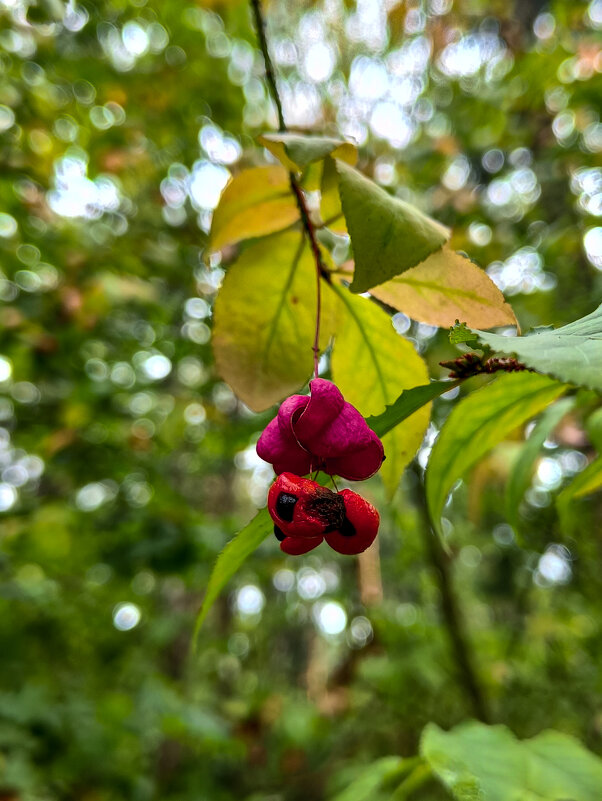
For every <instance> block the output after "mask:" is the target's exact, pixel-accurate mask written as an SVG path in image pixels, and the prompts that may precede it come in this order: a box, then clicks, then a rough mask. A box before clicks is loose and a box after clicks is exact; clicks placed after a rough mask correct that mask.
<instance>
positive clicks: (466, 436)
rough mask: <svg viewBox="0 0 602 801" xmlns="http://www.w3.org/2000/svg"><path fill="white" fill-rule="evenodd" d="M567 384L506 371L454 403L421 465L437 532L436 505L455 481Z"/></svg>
mask: <svg viewBox="0 0 602 801" xmlns="http://www.w3.org/2000/svg"><path fill="white" fill-rule="evenodd" d="M567 389H568V387H567V386H565V385H563V384H559V383H558V382H557V381H553V380H552V379H550V378H547V377H546V376H542V375H536V374H533V373H527V372H524V373H505V374H504V375H501V376H500V377H499V378H497V379H496V380H495V381H493V382H492V383H491V384H488V385H487V386H485V387H482V388H481V389H479V390H477V391H476V392H473V393H471V394H470V395H469V396H468V397H467V398H464V400H462V401H461V402H460V403H458V405H457V406H456V407H455V408H454V410H453V411H452V413H451V414H450V416H449V417H448V418H447V420H446V422H445V425H444V426H443V428H442V429H441V433H440V434H439V437H438V439H437V441H436V442H435V445H434V447H433V450H432V452H431V457H430V459H429V463H428V468H427V471H426V495H427V502H428V508H429V512H430V516H431V520H432V522H433V525H434V526H435V528H436V530H437V531H438V532H439V533H441V511H442V509H443V506H444V504H445V501H446V499H447V496H448V494H449V492H450V490H451V489H452V487H453V485H454V484H455V482H456V481H457V480H458V479H460V478H462V477H463V476H464V475H465V474H466V473H467V472H468V470H469V469H470V468H471V467H473V466H474V465H475V464H476V463H477V462H478V461H479V460H480V459H481V458H482V457H483V456H484V455H485V454H486V453H487V452H488V451H490V450H491V448H493V447H494V446H495V445H497V444H498V442H501V441H502V440H503V439H505V437H506V436H507V435H508V434H510V433H511V432H512V431H513V430H514V429H515V428H517V427H518V426H520V425H522V424H523V423H526V422H527V420H530V419H531V417H534V416H535V415H536V414H538V413H539V412H541V411H542V409H545V407H546V406H547V405H548V404H549V403H551V402H552V401H553V400H555V399H556V398H557V397H559V396H560V395H562V394H563V393H564V392H566V390H567Z"/></svg>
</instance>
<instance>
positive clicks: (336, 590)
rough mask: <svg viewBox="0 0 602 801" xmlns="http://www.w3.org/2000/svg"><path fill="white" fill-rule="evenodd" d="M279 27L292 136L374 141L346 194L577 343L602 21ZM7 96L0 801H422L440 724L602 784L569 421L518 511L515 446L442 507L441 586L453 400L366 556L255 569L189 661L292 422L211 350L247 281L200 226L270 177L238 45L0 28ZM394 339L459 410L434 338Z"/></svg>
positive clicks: (510, 9) (496, 7) (505, 13)
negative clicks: (236, 287) (556, 744)
mask: <svg viewBox="0 0 602 801" xmlns="http://www.w3.org/2000/svg"><path fill="white" fill-rule="evenodd" d="M265 16H266V19H267V31H268V38H269V42H270V47H271V50H272V55H273V60H274V65H275V68H276V70H277V73H278V81H279V90H280V94H281V98H282V104H283V109H284V115H285V119H286V122H287V124H288V126H289V127H290V128H291V129H293V130H297V131H306V132H313V133H319V134H327V135H330V136H335V137H341V138H343V139H346V140H348V141H354V142H356V143H357V144H358V146H359V161H358V168H359V169H360V170H361V172H363V173H364V174H365V175H368V176H370V177H371V178H372V179H373V180H374V181H375V182H376V183H378V184H379V185H380V186H382V187H384V188H385V189H386V190H387V191H388V192H390V193H391V194H396V195H397V196H399V197H401V198H402V199H404V200H406V201H408V202H412V203H415V204H417V205H419V206H420V208H422V209H423V210H424V211H425V212H428V213H429V214H431V215H432V216H433V217H435V218H436V219H437V220H439V221H440V222H442V223H443V224H445V225H446V226H449V227H450V229H452V230H453V237H452V240H451V245H452V246H453V248H454V249H455V250H458V251H463V252H465V253H467V254H468V255H469V256H470V258H471V259H473V260H474V261H475V262H476V263H478V264H479V265H480V266H481V267H483V268H484V269H486V271H487V273H488V275H489V276H490V277H491V278H492V279H493V280H494V281H495V283H496V284H497V286H498V287H499V288H500V289H501V290H502V291H503V292H504V294H505V296H506V298H507V300H508V301H509V302H510V303H511V304H512V308H513V309H514V312H515V314H516V316H517V318H518V320H519V321H520V323H521V327H522V329H523V330H524V331H528V330H529V329H530V328H532V327H536V326H547V325H554V326H560V325H564V324H567V323H570V322H572V321H574V320H577V319H578V318H580V317H583V316H585V315H587V314H589V313H591V312H592V311H593V310H594V308H595V306H596V305H598V303H599V302H600V300H601V299H602V227H601V226H600V223H599V217H600V215H601V214H602V168H601V167H600V152H601V151H602V123H601V122H600V96H601V91H602V55H601V53H600V46H599V42H600V29H601V28H602V2H601V0H592V1H591V2H590V3H585V2H580V1H579V2H569V0H564V2H552V3H550V4H544V3H541V2H540V0H529V2H525V1H524V0H523V1H521V2H517V3H516V5H515V6H513V4H512V3H507V2H481V0H455V2H453V3H452V2H451V0H423V2H409V3H405V2H403V3H396V2H384V0H383V1H381V0H360V1H359V2H357V3H353V2H342V0H340V1H339V0H323V2H309V1H308V2H304V1H302V0H299V2H286V1H285V0H272V2H270V3H269V4H267V5H266V8H265ZM0 76H1V77H0V160H1V173H0V253H1V264H0V270H1V272H0V299H1V301H2V305H1V306H0V354H1V355H0V467H1V481H0V526H1V529H0V655H1V656H0V799H3V801H9V799H10V801H15V800H16V799H23V800H24V801H55V799H56V800H57V801H58V799H60V800H61V801H63V799H65V800H66V799H69V800H71V799H78V800H80V799H81V800H85V801H108V800H109V799H124V798H127V799H136V801H147V799H149V800H150V799H162V801H163V800H165V801H167V800H173V801H176V800H177V801H193V800H194V801H203V800H204V799H211V801H226V800H229V799H248V801H279V800H280V799H282V800H283V801H284V799H286V801H289V799H290V801H296V799H302V798H303V799H305V798H311V799H322V798H323V799H334V798H336V797H337V796H339V795H340V794H341V793H344V792H345V791H346V788H347V792H349V786H350V783H352V782H354V781H357V782H359V784H355V785H353V784H351V787H352V788H353V787H355V789H352V793H351V795H349V796H348V801H361V798H362V797H367V798H368V797H369V798H371V799H380V798H388V797H390V795H391V792H394V791H395V781H397V780H399V781H401V780H402V779H404V780H405V779H407V775H406V761H404V762H403V765H401V763H400V762H399V761H398V760H399V757H403V758H406V757H407V758H408V760H407V765H408V771H410V774H409V775H410V778H411V776H412V775H413V776H414V777H415V788H412V787H410V788H409V790H408V792H409V791H412V792H414V795H412V797H415V798H418V799H420V798H422V799H429V801H436V799H437V800H438V799H445V798H450V796H449V795H448V791H447V790H445V789H444V787H443V785H442V784H441V783H440V782H438V781H435V779H434V778H433V776H432V775H430V774H429V773H428V772H424V771H423V768H424V764H423V763H421V762H414V763H412V762H410V761H409V760H410V758H415V755H416V754H417V753H418V752H419V750H420V747H421V746H420V740H421V735H422V733H423V731H424V730H425V727H426V726H427V724H429V723H434V724H436V725H437V726H439V727H441V728H443V729H449V728H451V727H453V726H455V725H457V724H459V723H461V722H462V721H466V720H468V719H471V718H475V717H476V718H478V717H480V718H482V719H483V718H484V719H486V720H487V721H488V722H491V723H499V724H504V725H506V726H508V727H509V729H510V730H511V731H512V732H513V733H514V734H515V735H516V736H517V737H519V738H521V739H522V738H530V737H533V736H535V735H537V734H538V733H539V732H541V731H542V730H545V729H548V728H552V729H556V730H557V731H560V732H562V733H564V734H566V735H570V736H574V737H576V738H577V739H578V740H580V741H581V742H582V743H583V744H584V745H585V746H587V748H589V749H590V750H591V751H592V752H594V753H597V754H602V701H601V690H602V687H601V683H602V678H601V673H600V664H601V662H602V640H601V636H600V635H601V625H602V624H601V620H602V609H601V604H602V601H601V597H602V595H601V589H602V577H601V576H602V574H601V571H600V559H601V556H602V554H601V548H602V540H601V535H602V501H601V498H600V494H599V493H598V494H597V495H596V494H594V495H592V496H591V497H588V498H586V499H584V500H582V501H579V502H577V503H575V505H574V506H573V507H572V508H571V515H570V525H569V526H562V525H560V522H559V516H558V513H557V507H556V504H555V497H556V495H557V494H558V492H561V491H562V489H563V488H565V487H566V486H568V485H569V484H570V482H571V480H573V479H574V477H575V476H578V475H580V474H581V472H582V471H583V470H584V469H585V468H586V466H587V465H588V464H589V463H591V462H592V460H593V459H594V458H595V448H596V446H597V447H598V448H599V447H600V443H601V442H602V436H601V430H602V421H601V420H600V416H599V415H598V417H597V422H595V423H592V424H591V425H589V426H586V425H584V424H583V420H582V419H581V418H580V417H579V416H578V415H570V414H569V415H567V416H565V417H564V419H563V420H562V421H560V418H559V420H558V421H557V422H558V423H559V425H558V426H557V428H556V430H555V432H554V434H552V433H550V434H549V436H547V437H545V438H543V439H542V443H541V452H539V453H536V454H534V456H533V468H534V472H533V476H532V480H531V476H529V480H530V484H529V487H528V489H527V490H526V492H525V494H524V498H523V499H522V500H521V501H520V504H517V505H515V507H514V508H513V507H512V506H511V505H510V506H509V504H508V501H507V498H506V493H507V486H508V482H509V480H510V477H511V475H512V470H513V466H514V465H515V464H516V459H517V456H518V455H519V453H520V452H521V449H522V448H523V443H524V442H525V436H526V435H528V434H529V433H531V432H532V430H533V429H532V426H530V427H529V426H521V427H519V429H518V430H517V431H515V432H514V433H513V434H512V435H511V436H510V437H508V438H506V439H505V440H504V441H503V442H501V443H499V444H498V445H497V446H496V447H495V448H494V449H493V450H491V452H490V453H489V454H488V455H487V456H486V458H484V459H483V460H482V461H481V462H480V463H479V465H478V466H477V467H476V470H475V471H473V473H472V475H471V476H470V478H469V479H468V480H466V481H465V482H463V483H462V484H461V486H459V487H458V489H457V491H456V492H455V493H454V496H453V502H452V504H451V506H449V507H446V509H445V512H444V514H445V518H444V521H443V529H444V531H443V533H444V535H445V538H446V550H442V551H441V552H440V551H439V550H437V548H433V545H432V541H433V540H432V537H433V535H432V532H431V529H430V526H429V522H428V519H427V516H426V514H425V510H424V506H423V502H422V501H421V490H420V485H421V476H422V470H423V468H424V467H425V466H426V463H427V461H428V458H429V454H430V451H431V448H432V445H433V443H434V441H435V437H436V434H437V432H438V431H439V430H440V428H441V426H442V425H443V423H444V421H445V419H446V418H447V417H448V415H449V413H450V411H451V410H452V409H453V408H454V406H455V404H457V403H458V402H459V401H460V400H461V399H462V397H463V393H464V387H462V388H459V389H456V390H453V392H452V393H450V394H448V395H447V396H444V397H442V398H438V399H437V400H436V401H435V402H434V404H433V411H432V420H431V424H430V427H429V429H428V432H427V434H426V437H425V439H424V441H423V443H422V445H421V446H420V448H419V450H418V453H417V457H416V460H415V462H414V463H413V464H412V466H411V467H410V469H408V470H406V472H405V474H404V476H403V478H402V480H401V483H400V485H399V487H398V488H397V491H396V492H395V495H394V496H393V500H392V501H391V500H390V496H389V495H388V494H387V492H386V490H385V488H384V487H383V485H382V483H381V481H380V479H379V478H374V479H371V480H370V481H369V482H367V483H366V484H365V485H364V486H363V488H362V492H363V493H364V494H366V496H367V497H369V498H370V499H371V500H372V501H373V502H374V503H375V504H376V505H377V506H378V507H379V509H380V510H381V516H382V524H381V534H380V536H379V548H378V549H377V550H372V551H370V552H368V553H369V555H365V556H362V557H361V558H360V559H359V560H358V559H355V558H351V557H342V556H339V555H337V554H335V553H334V552H329V553H327V552H325V551H324V552H322V551H321V550H320V551H319V552H316V554H310V555H308V556H306V557H300V558H297V559H295V558H290V557H286V556H285V555H284V554H282V553H281V552H280V551H279V550H278V547H277V542H276V540H275V539H273V538H269V539H267V540H265V542H264V543H263V544H262V545H261V546H260V547H259V549H258V550H257V551H256V552H255V553H254V554H253V555H252V556H250V558H249V559H248V560H247V561H246V562H245V564H244V565H243V567H242V568H241V570H240V571H239V572H238V573H237V574H236V576H235V577H234V578H233V579H232V581H231V582H230V583H228V585H227V586H226V589H225V591H224V592H223V593H222V595H221V597H220V598H219V599H218V600H217V602H216V604H215V606H214V607H213V609H212V610H211V611H210V613H209V615H208V617H207V620H206V621H205V623H204V625H203V628H202V630H201V634H200V637H199V639H198V646H197V651H196V653H195V655H194V656H193V657H192V656H191V650H190V648H191V641H192V635H193V629H194V624H195V619H196V616H197V614H198V610H199V607H200V604H201V601H202V598H203V595H204V591H205V589H206V587H207V584H208V581H209V576H210V574H211V570H212V566H213V564H214V562H215V559H216V557H217V555H218V554H219V552H220V551H221V550H222V548H223V547H224V545H225V544H226V543H227V542H228V541H229V540H230V539H231V538H232V536H233V534H235V533H236V532H237V531H238V530H240V529H241V528H242V527H243V526H244V524H245V523H246V522H247V521H248V520H249V519H250V518H251V517H252V516H253V514H254V513H255V510H256V509H257V508H258V507H261V506H263V505H264V503H265V496H266V492H267V488H268V486H269V484H270V483H271V481H272V478H273V474H272V471H271V468H270V467H269V466H268V465H266V464H265V463H263V462H261V461H260V460H259V459H258V457H257V456H256V454H255V442H256V440H257V437H258V435H259V433H260V431H261V430H262V429H263V427H264V426H265V425H266V423H267V422H268V421H269V420H270V419H271V417H272V416H273V413H274V409H273V408H271V409H270V410H268V411H266V412H261V413H259V414H257V413H254V412H252V411H251V410H250V408H249V407H248V406H247V405H245V404H244V403H243V402H241V401H240V400H238V399H237V397H236V395H235V394H234V393H233V391H232V389H231V388H230V386H229V385H228V384H227V383H226V382H225V381H224V380H223V377H220V376H219V375H218V374H217V372H216V370H215V368H214V361H213V355H212V349H211V336H212V324H213V323H212V320H213V317H212V309H213V302H214V300H215V297H216V293H217V291H218V289H219V287H220V285H221V283H222V280H223V278H224V274H225V270H226V269H227V266H228V255H229V253H228V250H227V249H226V250H225V253H224V254H220V253H219V252H212V253H210V252H209V250H208V249H207V236H208V233H209V231H210V228H211V221H212V214H213V211H214V209H215V208H216V206H217V204H218V202H219V198H220V195H221V193H222V191H223V189H224V187H225V186H226V184H227V182H228V180H229V179H230V178H231V176H235V175H237V174H239V173H240V172H241V170H242V169H243V168H248V167H253V166H257V165H264V164H275V163H276V162H275V159H274V158H273V156H272V155H271V154H270V153H269V152H268V151H267V150H265V149H264V148H263V147H261V146H260V145H258V144H257V136H258V135H260V134H262V133H264V132H266V131H270V130H274V129H275V128H276V127H277V116H276V109H275V107H274V104H273V102H272V101H271V100H270V96H269V92H268V86H267V84H266V82H265V77H264V61H263V58H262V54H261V52H260V50H259V48H258V44H257V38H256V32H255V29H254V25H253V19H252V15H251V10H250V8H249V6H248V5H247V4H246V3H244V2H234V0H232V1H231V2H223V3H219V2H215V3H200V4H199V3H197V4H195V3H187V2H182V3H180V2H159V0H148V1H146V2H145V0H130V2H126V0H113V1H112V2H96V3H92V2H82V3H80V4H75V3H73V2H69V3H66V4H64V3H61V2H58V0H47V2H40V3H38V4H35V3H28V2H25V0H0ZM335 245H336V243H335ZM339 245H340V247H343V245H344V241H343V242H342V243H339ZM247 311H248V314H249V315H251V316H252V315H254V314H256V313H258V312H259V311H260V310H259V309H255V308H249V309H248V310H247ZM393 323H394V325H395V330H396V331H397V332H398V334H399V335H400V336H401V335H403V336H405V337H406V338H407V339H408V340H409V341H411V342H412V343H413V344H414V346H415V348H416V350H417V352H419V353H420V355H421V356H422V358H423V359H424V360H425V362H426V364H427V365H428V368H429V374H430V375H431V376H432V377H433V378H443V377H446V376H447V375H448V370H446V369H444V368H443V367H441V366H440V362H441V361H445V360H450V359H454V358H456V357H457V356H458V350H457V348H456V347H454V346H453V345H452V344H450V341H449V336H448V330H447V328H445V327H442V328H438V327H436V326H435V325H432V324H426V323H425V322H424V321H422V320H420V319H417V320H413V319H411V317H410V316H409V315H406V314H404V313H403V312H397V313H396V314H395V315H394V317H393ZM310 346H311V343H310V342H308V349H309V348H310ZM308 377H309V376H308ZM487 380H488V379H487ZM484 383H486V381H485V382H484ZM594 405H595V403H594ZM360 410H361V409H360ZM509 517H512V518H513V520H512V521H511V522H512V525H511V524H510V522H509ZM442 554H443V556H442ZM450 604H452V606H453V610H452V613H451V614H450V609H449V605H450ZM458 627H459V628H458ZM458 636H459V637H460V642H458ZM463 660H466V661H467V663H468V664H465V663H463ZM475 682H476V685H477V689H476V695H475ZM387 760H388V761H387ZM416 769H418V772H417V773H416ZM592 770H594V768H592ZM421 771H422V772H421ZM423 780H424V782H423ZM362 782H363V784H362ZM388 782H389V783H390V782H393V785H392V787H389V785H388V784H387V783H388ZM362 788H364V789H363V790H362ZM366 788H367V789H366ZM362 792H363V793H365V794H366V793H367V795H365V796H362V795H361V793H362ZM404 792H405V791H404ZM343 797H344V796H343V795H340V798H341V799H343ZM397 797H399V798H401V797H405V796H403V795H401V794H398V796H397ZM457 797H468V796H457ZM477 797H478V796H477ZM490 797H491V798H493V797H494V796H485V799H488V798H490ZM582 797H583V798H585V797H586V796H579V798H578V801H581V798H582ZM589 797H590V796H587V798H589ZM591 797H595V796H591ZM500 798H504V796H500ZM547 798H548V796H546V799H547ZM550 798H552V799H554V798H555V796H550Z"/></svg>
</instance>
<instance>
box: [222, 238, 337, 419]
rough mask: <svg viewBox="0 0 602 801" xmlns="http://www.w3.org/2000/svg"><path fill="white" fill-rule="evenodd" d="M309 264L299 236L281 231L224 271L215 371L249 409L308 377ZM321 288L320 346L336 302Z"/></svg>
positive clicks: (312, 292) (312, 294)
mask: <svg viewBox="0 0 602 801" xmlns="http://www.w3.org/2000/svg"><path fill="white" fill-rule="evenodd" d="M315 271H316V268H315V264H314V261H313V258H312V256H311V252H310V250H309V247H308V246H307V244H306V242H305V239H304V238H303V236H302V235H301V234H300V233H299V232H297V231H287V232H285V233H280V234H275V235H273V236H270V237H265V238H262V239H259V240H257V242H254V243H253V244H252V245H250V246H249V247H248V248H246V249H245V250H244V251H243V253H242V254H241V256H240V257H239V259H238V260H237V261H236V262H235V263H234V264H233V265H232V266H231V267H230V268H229V269H228V272H227V273H226V277H225V279H224V283H223V286H222V288H221V290H220V292H219V294H218V297H217V300H216V303H215V311H214V326H213V350H214V353H215V360H216V364H217V370H218V372H219V374H220V375H221V376H222V378H224V379H225V380H226V381H227V382H228V383H229V384H230V386H231V387H232V389H233V390H234V391H235V392H236V394H237V395H238V396H239V397H240V398H241V399H242V400H243V401H244V402H245V403H246V404H247V405H248V406H250V408H251V409H253V410H254V411H262V410H263V409H267V408H268V407H269V406H271V405H272V404H273V403H276V402H277V401H279V400H282V399H283V398H285V397H286V396H287V395H289V394H290V393H291V392H295V391H296V390H298V389H299V388H300V387H301V386H303V384H304V383H305V382H306V381H307V380H308V379H309V378H310V376H311V372H312V367H313V352H312V344H313V339H314V326H315V317H316V272H315ZM322 295H323V304H322V325H321V331H320V334H321V337H320V342H321V346H322V347H323V346H324V345H325V344H327V343H328V340H329V338H330V337H331V336H332V333H333V332H334V328H335V315H336V306H335V302H334V298H333V297H332V293H326V292H323V293H322Z"/></svg>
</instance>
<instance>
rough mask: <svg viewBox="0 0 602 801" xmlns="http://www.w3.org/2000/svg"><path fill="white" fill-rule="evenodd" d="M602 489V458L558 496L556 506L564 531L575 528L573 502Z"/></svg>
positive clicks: (591, 464)
mask: <svg viewBox="0 0 602 801" xmlns="http://www.w3.org/2000/svg"><path fill="white" fill-rule="evenodd" d="M600 489H602V456H599V457H598V458H597V459H594V461H593V462H591V463H590V464H588V466H587V467H586V468H585V470H583V472H581V473H579V474H578V475H577V476H575V478H574V479H573V480H572V481H571V483H570V484H569V485H568V487H565V489H563V490H562V492H561V493H560V495H559V496H558V498H557V500H556V504H557V508H558V514H559V516H560V523H561V525H562V528H563V529H565V530H567V531H568V530H571V528H573V529H574V527H575V523H576V521H575V519H574V518H573V517H572V503H573V501H575V500H577V498H583V497H585V496H586V495H591V493H592V492H597V491H598V490H600ZM577 525H578V523H577Z"/></svg>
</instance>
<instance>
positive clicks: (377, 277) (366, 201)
mask: <svg viewBox="0 0 602 801" xmlns="http://www.w3.org/2000/svg"><path fill="white" fill-rule="evenodd" d="M337 171H338V173H339V191H340V193H341V202H342V205H343V212H344V214H345V220H346V221H347V228H348V229H349V236H350V237H351V244H352V245H353V253H354V257H355V274H354V277H353V283H352V284H351V290H352V291H353V292H366V291H367V290H368V289H371V288H372V287H374V286H377V285H378V284H382V283H384V282H385V281H388V280H389V279H390V278H393V277H394V276H395V275H399V274H400V273H403V272H404V271H405V270H409V269H410V267H415V266H416V265H417V264H420V262H421V261H424V259H426V257H427V256H430V254H431V253H434V252H435V251H436V250H439V248H440V247H441V246H442V245H443V244H444V242H445V241H446V240H447V239H448V238H449V230H448V229H447V228H445V226H443V225H441V224H440V223H438V222H437V221H436V220H433V219H431V218H430V217H427V215H426V214H424V213H423V212H421V211H420V210H419V209H417V208H416V207H415V206H412V205H410V204H409V203H405V202H404V201H403V200H400V199H399V198H396V197H393V196H392V195H389V194H388V192H385V190H384V189H381V187H380V186H378V185H377V184H375V183H374V182H373V181H371V180H370V179H369V178H366V177H365V176H364V175H362V174H361V173H360V172H358V171H357V170H355V169H354V168H353V167H350V166H349V165H348V164H344V163H343V162H341V161H337Z"/></svg>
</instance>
